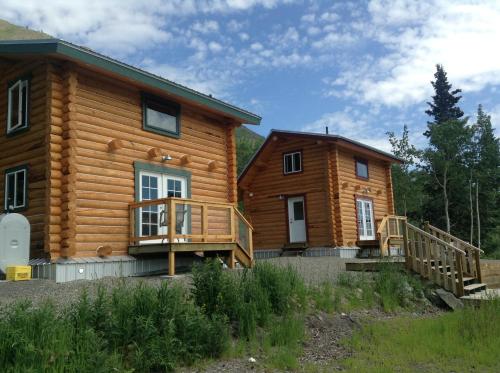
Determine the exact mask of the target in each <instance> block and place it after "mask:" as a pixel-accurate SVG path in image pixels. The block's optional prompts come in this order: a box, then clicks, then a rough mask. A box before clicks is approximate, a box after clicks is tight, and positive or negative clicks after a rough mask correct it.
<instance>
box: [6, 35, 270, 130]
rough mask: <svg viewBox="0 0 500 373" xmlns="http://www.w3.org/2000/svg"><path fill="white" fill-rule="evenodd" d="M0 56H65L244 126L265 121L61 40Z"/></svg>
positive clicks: (20, 45)
mask: <svg viewBox="0 0 500 373" xmlns="http://www.w3.org/2000/svg"><path fill="white" fill-rule="evenodd" d="M0 53H6V54H49V55H50V54H55V55H59V56H63V57H65V58H68V59H71V60H76V61H80V62H82V63H85V64H89V65H92V66H94V67H97V68H99V69H103V70H106V71H108V72H111V73H114V74H118V75H120V76H123V77H126V78H128V79H131V80H134V81H136V82H139V83H141V84H145V85H147V86H150V87H153V88H156V89H160V90H163V91H166V92H168V93H170V94H172V95H175V96H178V97H181V98H183V99H186V100H188V101H192V102H195V103H196V104H198V105H202V106H206V107H208V108H210V109H212V110H215V111H217V112H220V113H221V114H224V115H227V116H230V117H232V118H234V119H236V120H238V121H239V122H241V123H245V124H255V125H259V124H260V121H261V119H262V118H261V117H260V116H258V115H255V114H253V113H250V112H248V111H246V110H243V109H240V108H237V107H235V106H232V105H230V104H227V103H224V102H222V101H220V100H217V99H215V98H213V97H210V96H207V95H205V94H203V93H200V92H197V91H195V90H192V89H190V88H187V87H183V86H181V85H179V84H176V83H174V82H171V81H169V80H167V79H163V78H160V77H158V76H155V75H153V74H151V73H148V72H146V71H142V70H140V69H138V68H135V67H133V66H129V65H126V64H124V63H121V62H119V61H116V60H113V59H111V58H107V57H106V56H103V55H100V54H98V53H96V52H93V51H91V50H86V49H82V48H80V47H78V46H75V45H72V44H70V43H66V42H64V41H61V40H59V39H42V40H15V41H12V40H9V41H0Z"/></svg>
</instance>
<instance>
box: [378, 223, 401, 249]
mask: <svg viewBox="0 0 500 373" xmlns="http://www.w3.org/2000/svg"><path fill="white" fill-rule="evenodd" d="M377 223H378V229H377V237H378V240H379V242H380V250H381V253H380V254H381V256H385V255H390V247H389V245H390V241H391V239H393V240H394V239H396V240H402V239H403V229H404V223H406V217H405V216H397V215H386V216H384V217H383V219H381V220H379V221H377Z"/></svg>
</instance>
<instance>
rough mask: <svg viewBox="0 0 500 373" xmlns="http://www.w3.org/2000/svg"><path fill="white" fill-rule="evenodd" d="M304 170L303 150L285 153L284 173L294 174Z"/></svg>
mask: <svg viewBox="0 0 500 373" xmlns="http://www.w3.org/2000/svg"><path fill="white" fill-rule="evenodd" d="M301 171H302V152H292V153H286V154H284V155H283V173H284V174H285V175H287V174H293V173H295V172H301Z"/></svg>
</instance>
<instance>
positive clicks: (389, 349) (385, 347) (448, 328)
mask: <svg viewBox="0 0 500 373" xmlns="http://www.w3.org/2000/svg"><path fill="white" fill-rule="evenodd" d="M348 345H350V346H351V347H352V348H353V349H354V351H355V354H354V356H353V357H352V358H350V359H348V360H346V361H345V367H346V368H347V369H348V371H349V372H422V371H425V372H442V371H446V372H499V371H500V359H499V357H498V352H499V351H500V301H499V300H496V301H490V302H486V303H483V305H482V306H481V308H479V309H474V308H466V309H464V310H460V311H457V312H453V313H447V314H444V315H442V316H439V317H433V318H423V319H419V318H410V317H404V318H397V319H392V320H388V321H383V322H376V323H368V324H366V325H365V326H364V327H363V328H362V330H361V331H360V332H358V333H357V334H355V336H354V337H353V338H352V340H351V341H349V342H348Z"/></svg>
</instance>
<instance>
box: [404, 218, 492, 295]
mask: <svg viewBox="0 0 500 373" xmlns="http://www.w3.org/2000/svg"><path fill="white" fill-rule="evenodd" d="M402 233H403V246H404V250H405V258H406V266H407V268H408V269H411V270H413V271H414V272H416V273H419V274H420V275H421V276H422V277H423V278H426V279H428V280H430V281H432V282H434V283H435V284H437V285H438V286H440V287H442V288H444V289H446V290H448V291H450V292H452V293H453V294H455V296H457V297H463V296H470V295H472V294H476V293H479V292H483V291H486V284H484V283H482V279H481V264H480V254H481V252H482V251H481V250H480V249H479V248H477V247H475V246H473V245H471V244H469V243H467V242H465V241H462V240H460V239H459V238H457V237H454V236H452V235H450V234H448V233H446V232H444V231H442V230H440V229H438V228H436V227H433V226H432V225H430V224H428V223H427V224H426V225H425V227H424V229H420V228H417V227H415V226H414V225H412V224H410V223H408V222H407V221H406V219H405V220H404V222H403V230H402Z"/></svg>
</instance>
